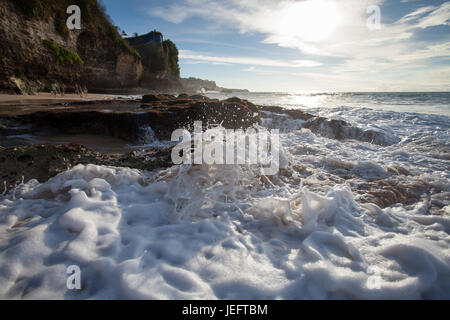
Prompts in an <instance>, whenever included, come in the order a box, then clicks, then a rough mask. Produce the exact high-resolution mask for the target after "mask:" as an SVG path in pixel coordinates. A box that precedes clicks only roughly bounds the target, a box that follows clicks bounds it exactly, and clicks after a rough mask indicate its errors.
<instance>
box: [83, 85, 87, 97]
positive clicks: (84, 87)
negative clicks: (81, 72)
mask: <svg viewBox="0 0 450 320" xmlns="http://www.w3.org/2000/svg"><path fill="white" fill-rule="evenodd" d="M83 92H84V94H85V95H87V94H88V89H87V87H86V85H84V86H83Z"/></svg>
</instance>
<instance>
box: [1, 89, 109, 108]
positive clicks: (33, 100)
mask: <svg viewBox="0 0 450 320" xmlns="http://www.w3.org/2000/svg"><path fill="white" fill-rule="evenodd" d="M112 99H115V97H113V96H107V95H102V94H93V93H89V94H85V95H83V97H80V96H79V95H77V94H74V93H69V94H65V95H64V96H61V95H57V96H54V95H52V94H51V93H49V92H39V93H38V94H37V95H12V94H0V106H17V105H20V106H23V105H32V104H38V105H42V104H57V103H62V102H75V101H94V100H95V101H98V100H112Z"/></svg>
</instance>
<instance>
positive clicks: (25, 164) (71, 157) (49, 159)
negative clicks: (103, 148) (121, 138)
mask: <svg viewBox="0 0 450 320" xmlns="http://www.w3.org/2000/svg"><path fill="white" fill-rule="evenodd" d="M170 155H171V148H146V149H145V150H143V151H142V150H141V151H140V152H134V153H133V152H130V153H128V154H124V155H110V154H103V153H101V152H96V151H92V150H90V149H88V148H86V147H84V146H83V145H80V144H70V145H45V144H44V145H33V146H21V147H14V148H13V147H10V148H4V147H0V159H2V161H1V166H0V182H1V185H2V186H3V185H4V182H6V185H7V189H8V190H11V189H12V188H14V186H15V185H16V184H18V183H20V182H21V181H22V177H23V180H24V182H27V181H29V180H31V179H37V180H38V181H40V182H45V181H47V180H48V179H50V178H51V177H53V176H55V175H57V174H58V173H61V172H63V171H65V170H67V169H69V168H72V167H73V166H75V165H77V164H89V163H92V164H97V165H105V166H113V167H128V168H135V169H140V170H154V169H156V168H163V167H168V166H171V165H172V161H171V158H170ZM2 189H3V187H2ZM2 191H3V190H2Z"/></svg>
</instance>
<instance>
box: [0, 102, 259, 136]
mask: <svg viewBox="0 0 450 320" xmlns="http://www.w3.org/2000/svg"><path fill="white" fill-rule="evenodd" d="M201 98H202V99H195V97H187V98H183V97H178V98H175V97H173V96H170V95H146V96H144V98H143V101H145V102H146V103H137V102H133V101H129V102H127V103H125V102H116V104H112V103H111V102H109V103H107V104H106V105H105V106H104V107H102V106H101V105H94V106H93V105H87V106H83V105H82V104H75V105H73V106H68V107H66V108H64V109H48V108H47V109H45V110H41V111H37V110H36V111H32V110H31V111H30V110H28V112H27V113H24V114H16V115H1V116H0V133H3V134H7V133H12V132H15V134H19V132H20V134H24V133H35V132H38V131H43V130H45V131H47V132H52V131H54V132H57V133H64V134H94V135H103V136H112V137H116V138H120V139H123V140H125V141H129V142H131V143H140V142H144V141H143V140H145V130H146V129H147V128H148V127H151V128H152V130H153V131H154V133H155V135H156V138H158V139H161V140H162V139H165V140H166V139H170V137H171V134H172V132H173V131H174V130H176V129H179V128H186V129H189V130H191V129H192V125H193V123H194V121H202V122H203V125H204V126H205V127H206V126H208V125H213V124H220V123H221V124H222V126H223V127H225V128H227V129H238V128H247V127H250V126H252V125H253V124H256V123H259V121H260V118H259V112H258V110H257V108H256V106H255V105H253V104H252V103H250V102H248V101H246V100H235V101H233V102H230V101H219V100H209V99H207V98H205V97H201Z"/></svg>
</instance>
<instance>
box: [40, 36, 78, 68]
mask: <svg viewBox="0 0 450 320" xmlns="http://www.w3.org/2000/svg"><path fill="white" fill-rule="evenodd" d="M42 43H43V44H44V45H45V46H46V47H47V48H49V49H51V50H52V51H53V52H54V54H55V59H56V63H57V64H64V63H70V64H74V63H77V64H84V62H83V60H81V58H80V57H79V56H78V55H77V54H76V53H75V52H73V51H72V50H69V49H67V48H64V47H61V46H58V45H56V44H55V42H53V40H43V41H42Z"/></svg>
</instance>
